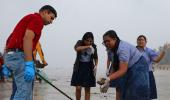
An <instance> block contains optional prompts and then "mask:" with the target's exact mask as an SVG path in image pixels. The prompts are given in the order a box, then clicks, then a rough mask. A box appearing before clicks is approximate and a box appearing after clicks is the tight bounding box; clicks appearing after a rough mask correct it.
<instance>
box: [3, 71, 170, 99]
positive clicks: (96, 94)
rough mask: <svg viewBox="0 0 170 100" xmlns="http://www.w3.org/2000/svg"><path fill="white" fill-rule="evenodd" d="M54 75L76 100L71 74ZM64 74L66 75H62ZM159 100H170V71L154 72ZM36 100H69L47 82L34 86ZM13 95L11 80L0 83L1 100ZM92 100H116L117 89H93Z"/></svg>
mask: <svg viewBox="0 0 170 100" xmlns="http://www.w3.org/2000/svg"><path fill="white" fill-rule="evenodd" d="M56 73H58V74H56V75H55V74H53V73H49V74H48V76H50V77H51V81H52V83H53V84H54V85H55V86H57V87H58V88H59V89H61V90H62V91H64V92H65V93H66V94H67V95H69V96H70V97H72V98H73V99H74V100H75V94H74V91H75V88H74V87H71V86H70V78H71V77H70V76H71V72H69V73H68V72H65V73H64V72H63V71H62V70H58V71H57V72H56ZM61 73H64V74H61ZM154 75H155V78H156V83H157V90H158V99H157V100H169V98H170V86H169V85H170V70H156V71H155V72H154ZM34 85H35V86H34V100H69V99H68V98H67V97H65V96H64V95H62V94H61V93H60V92H58V91H57V90H56V89H54V88H53V87H51V86H50V85H48V84H47V83H45V82H42V83H39V82H35V84H34ZM10 94H11V80H10V81H7V82H5V83H3V82H1V83H0V100H9V98H10ZM82 100H84V90H83V91H82ZM91 100H115V89H114V88H110V89H109V91H108V93H107V94H100V91H99V86H98V85H97V87H95V88H92V91H91Z"/></svg>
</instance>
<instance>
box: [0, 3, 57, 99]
mask: <svg viewBox="0 0 170 100" xmlns="http://www.w3.org/2000/svg"><path fill="white" fill-rule="evenodd" d="M56 17H57V13H56V10H55V9H54V8H53V7H52V6H50V5H45V6H43V7H42V8H41V9H40V10H39V12H38V13H34V14H29V15H26V16H25V17H23V18H22V19H21V20H20V21H19V23H18V24H17V25H16V27H15V28H14V30H13V32H12V33H11V35H10V36H9V37H8V39H7V41H6V48H5V54H4V65H3V73H4V75H5V76H9V73H10V72H12V74H13V91H12V95H11V100H33V82H34V77H35V67H34V61H33V51H34V50H35V48H36V44H37V42H38V41H39V38H40V37H41V31H42V29H43V27H44V25H48V24H51V23H52V22H53V20H54V19H55V18H56Z"/></svg>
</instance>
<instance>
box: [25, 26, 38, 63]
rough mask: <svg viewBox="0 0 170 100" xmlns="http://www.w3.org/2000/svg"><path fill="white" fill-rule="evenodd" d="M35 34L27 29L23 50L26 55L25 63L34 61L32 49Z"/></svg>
mask: <svg viewBox="0 0 170 100" xmlns="http://www.w3.org/2000/svg"><path fill="white" fill-rule="evenodd" d="M34 37H35V34H34V32H33V31H32V30H29V29H27V30H26V32H25V36H24V39H23V49H24V54H25V61H32V60H33V58H32V53H33V51H32V47H33V39H34Z"/></svg>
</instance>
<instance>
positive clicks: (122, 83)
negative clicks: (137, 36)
mask: <svg viewBox="0 0 170 100" xmlns="http://www.w3.org/2000/svg"><path fill="white" fill-rule="evenodd" d="M115 54H116V55H117V59H118V62H127V63H128V70H127V72H126V74H125V75H123V76H122V77H120V78H118V81H117V86H116V87H118V88H119V89H120V91H121V100H150V99H149V92H150V90H149V73H148V70H149V69H148V68H149V67H148V64H147V62H146V59H145V57H143V55H142V53H140V52H139V50H137V48H136V47H135V46H133V45H131V44H129V43H127V42H125V41H122V40H120V42H119V44H118V46H117V51H116V53H115Z"/></svg>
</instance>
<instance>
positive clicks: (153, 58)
mask: <svg viewBox="0 0 170 100" xmlns="http://www.w3.org/2000/svg"><path fill="white" fill-rule="evenodd" d="M146 43H147V39H146V36H144V35H139V36H138V38H137V46H136V47H137V49H138V50H139V51H140V52H142V53H143V56H144V57H145V58H146V61H147V63H148V65H149V83H150V99H157V88H156V83H155V78H154V74H153V65H152V64H153V63H158V62H159V61H160V60H161V59H162V58H163V57H164V55H165V51H166V49H167V45H166V44H165V45H164V49H163V50H162V51H161V52H160V53H158V52H155V51H154V50H152V49H150V48H148V47H146Z"/></svg>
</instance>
